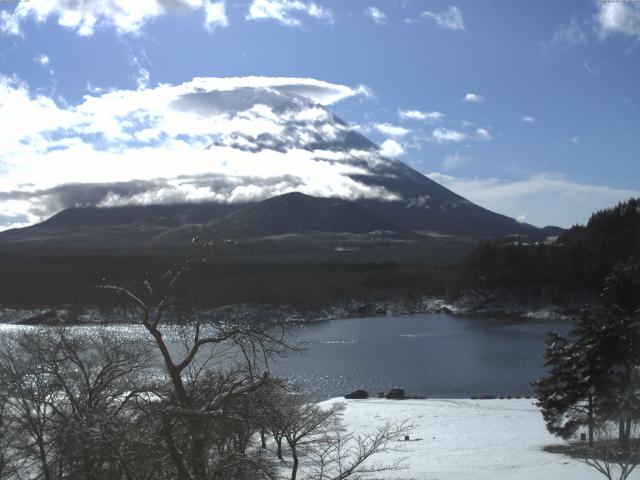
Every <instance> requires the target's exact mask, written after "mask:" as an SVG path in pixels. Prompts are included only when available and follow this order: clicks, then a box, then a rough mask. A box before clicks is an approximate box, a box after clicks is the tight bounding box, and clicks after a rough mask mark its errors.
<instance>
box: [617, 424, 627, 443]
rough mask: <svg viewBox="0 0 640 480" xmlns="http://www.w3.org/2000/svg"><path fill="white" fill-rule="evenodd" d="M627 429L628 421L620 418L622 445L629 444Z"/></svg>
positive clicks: (619, 441) (619, 439)
mask: <svg viewBox="0 0 640 480" xmlns="http://www.w3.org/2000/svg"><path fill="white" fill-rule="evenodd" d="M626 430H627V429H626V422H625V421H624V420H623V419H620V420H619V421H618V443H619V444H620V446H621V447H626V446H627V438H626Z"/></svg>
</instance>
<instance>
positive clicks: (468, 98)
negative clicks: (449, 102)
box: [462, 93, 484, 103]
mask: <svg viewBox="0 0 640 480" xmlns="http://www.w3.org/2000/svg"><path fill="white" fill-rule="evenodd" d="M462 101H463V102H467V103H479V102H483V101H484V98H482V97H481V96H480V95H478V94H476V93H467V94H466V95H465V96H464V98H463V99H462Z"/></svg>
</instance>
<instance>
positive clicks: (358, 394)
mask: <svg viewBox="0 0 640 480" xmlns="http://www.w3.org/2000/svg"><path fill="white" fill-rule="evenodd" d="M344 398H346V399H349V400H352V399H364V398H369V392H367V391H366V390H363V389H361V388H360V389H358V390H354V391H353V392H351V393H347V394H346V395H345V396H344Z"/></svg>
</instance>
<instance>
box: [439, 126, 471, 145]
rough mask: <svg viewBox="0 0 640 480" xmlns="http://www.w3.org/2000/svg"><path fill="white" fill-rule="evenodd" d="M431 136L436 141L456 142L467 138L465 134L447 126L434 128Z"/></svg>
mask: <svg viewBox="0 0 640 480" xmlns="http://www.w3.org/2000/svg"><path fill="white" fill-rule="evenodd" d="M431 136H432V137H433V139H434V140H435V141H436V142H438V143H458V142H462V141H464V140H466V139H467V134H466V133H464V132H459V131H457V130H450V129H448V128H436V129H435V130H434V131H433V132H431Z"/></svg>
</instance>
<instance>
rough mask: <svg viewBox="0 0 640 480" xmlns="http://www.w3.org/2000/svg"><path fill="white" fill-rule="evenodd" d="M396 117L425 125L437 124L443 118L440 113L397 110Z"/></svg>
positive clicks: (442, 114)
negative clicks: (421, 122) (417, 121)
mask: <svg viewBox="0 0 640 480" xmlns="http://www.w3.org/2000/svg"><path fill="white" fill-rule="evenodd" d="M398 116H399V117H400V118H401V119H402V120H422V121H425V122H427V123H437V122H439V121H441V120H442V119H444V117H445V115H444V113H441V112H421V111H419V110H398Z"/></svg>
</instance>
